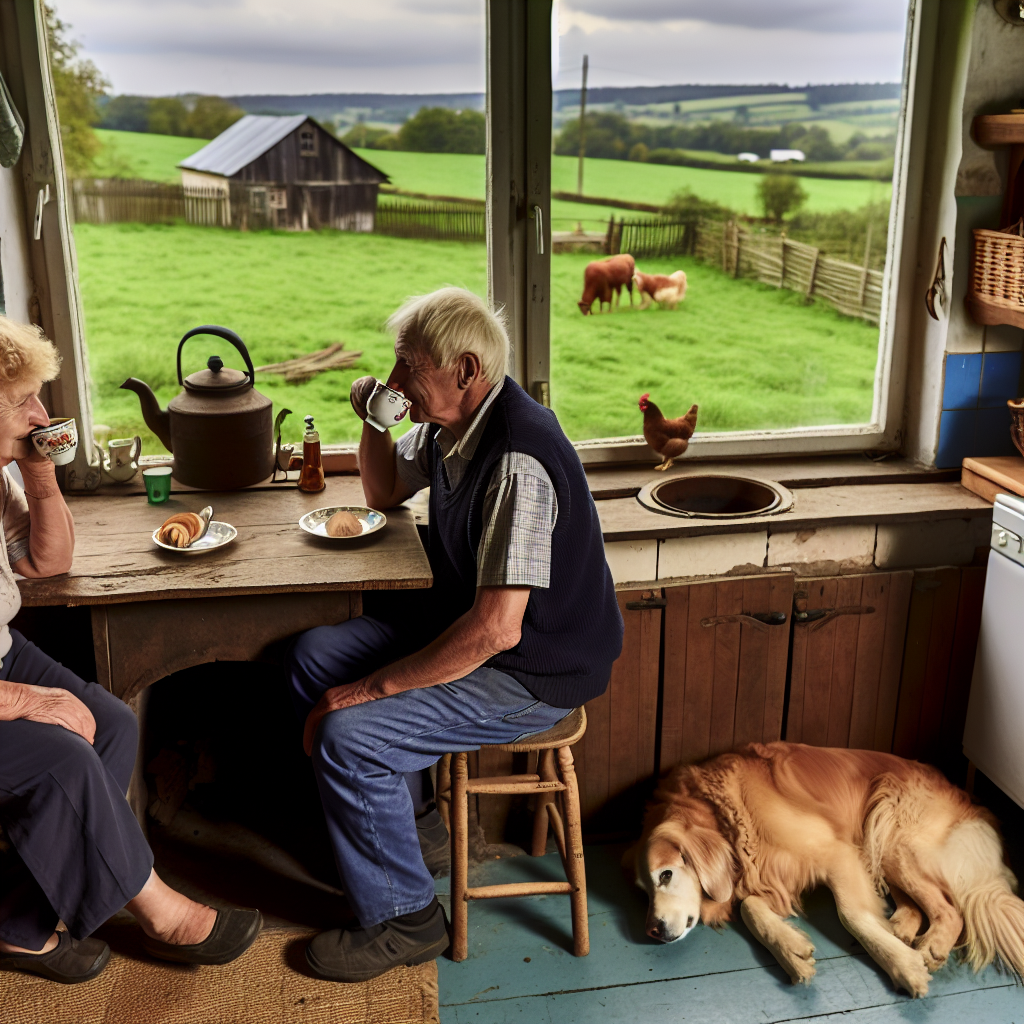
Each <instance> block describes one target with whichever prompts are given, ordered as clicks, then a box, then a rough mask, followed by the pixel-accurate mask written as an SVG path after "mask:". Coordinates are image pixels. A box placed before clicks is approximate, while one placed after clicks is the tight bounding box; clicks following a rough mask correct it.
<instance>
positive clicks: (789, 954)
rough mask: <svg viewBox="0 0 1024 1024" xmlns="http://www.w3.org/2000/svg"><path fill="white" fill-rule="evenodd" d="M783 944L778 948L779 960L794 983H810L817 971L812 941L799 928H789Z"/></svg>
mask: <svg viewBox="0 0 1024 1024" xmlns="http://www.w3.org/2000/svg"><path fill="white" fill-rule="evenodd" d="M789 931H790V934H787V936H786V944H785V946H784V947H783V948H782V949H780V950H779V953H780V962H781V963H782V966H783V967H784V968H785V969H786V973H787V974H788V975H789V978H790V981H792V982H793V984H794V985H799V984H801V983H803V984H805V985H807V984H810V981H811V978H813V977H814V975H815V974H816V973H817V971H816V969H815V966H814V943H812V942H811V940H810V938H808V936H807V935H805V934H804V933H803V932H802V931H800V929H799V928H792V927H791V928H790V930H789Z"/></svg>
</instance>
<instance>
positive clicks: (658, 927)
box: [647, 921, 665, 939]
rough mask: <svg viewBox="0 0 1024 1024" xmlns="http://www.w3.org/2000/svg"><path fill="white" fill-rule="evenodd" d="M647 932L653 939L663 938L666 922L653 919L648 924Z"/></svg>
mask: <svg viewBox="0 0 1024 1024" xmlns="http://www.w3.org/2000/svg"><path fill="white" fill-rule="evenodd" d="M647 934H648V935H650V937H651V938H652V939H660V938H662V937H663V936H664V934H665V925H664V922H662V921H652V922H651V923H650V924H649V925H648V926H647Z"/></svg>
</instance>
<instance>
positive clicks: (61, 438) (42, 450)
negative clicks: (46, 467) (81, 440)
mask: <svg viewBox="0 0 1024 1024" xmlns="http://www.w3.org/2000/svg"><path fill="white" fill-rule="evenodd" d="M28 436H29V437H30V438H31V439H32V444H33V445H35V449H36V451H37V452H39V454H40V455H45V456H46V457H47V458H48V459H49V460H50V461H51V462H52V463H53V464H54V465H55V466H66V465H67V464H68V463H69V462H71V461H73V460H74V458H75V449H76V448H77V447H78V425H77V424H76V423H75V421H74V420H73V419H71V418H70V417H68V416H51V417H50V425H49V426H48V427H36V429H35V430H33V431H32V432H31V433H30V434H29V435H28Z"/></svg>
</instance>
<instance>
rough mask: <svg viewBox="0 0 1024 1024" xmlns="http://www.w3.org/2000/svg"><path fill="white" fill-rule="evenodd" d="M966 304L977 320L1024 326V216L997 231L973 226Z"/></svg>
mask: <svg viewBox="0 0 1024 1024" xmlns="http://www.w3.org/2000/svg"><path fill="white" fill-rule="evenodd" d="M973 235H974V253H973V258H972V260H971V281H970V285H969V287H968V291H967V299H966V301H967V308H968V309H969V310H970V311H971V316H973V317H974V319H975V321H976V322H977V323H979V324H1011V325H1012V326H1014V327H1024V217H1022V218H1021V219H1020V220H1019V221H1017V223H1016V224H1011V225H1010V226H1009V227H1008V228H1003V229H1001V230H1000V231H986V230H984V229H976V230H975V231H974V232H973Z"/></svg>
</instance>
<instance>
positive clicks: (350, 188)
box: [178, 114, 388, 231]
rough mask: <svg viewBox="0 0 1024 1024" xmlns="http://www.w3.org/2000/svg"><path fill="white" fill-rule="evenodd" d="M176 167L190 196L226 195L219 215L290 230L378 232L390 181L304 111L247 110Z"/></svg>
mask: <svg viewBox="0 0 1024 1024" xmlns="http://www.w3.org/2000/svg"><path fill="white" fill-rule="evenodd" d="M178 167H179V168H180V169H181V176H182V184H183V185H184V187H185V196H186V202H187V201H188V199H189V198H190V197H191V198H194V199H196V200H204V199H210V198H212V197H214V196H223V197H225V198H227V200H228V202H226V203H224V204H217V206H218V211H219V212H218V219H221V218H223V220H224V221H225V222H226V223H231V222H234V223H241V224H242V226H245V225H246V224H251V226H252V227H264V226H266V227H274V228H283V229H286V230H290V231H309V230H311V229H312V230H316V229H318V228H338V229H339V230H342V231H372V230H373V222H374V215H375V213H376V210H377V188H378V186H379V185H380V184H381V182H385V181H388V176H387V175H386V174H384V172H383V171H380V170H378V169H377V168H376V167H374V166H373V165H372V164H369V163H367V162H366V161H365V160H363V159H362V158H361V157H359V156H357V155H356V154H355V153H353V152H352V150H351V149H349V148H348V146H346V145H345V144H344V143H342V142H339V141H338V140H337V139H336V138H334V136H333V135H330V134H328V133H327V132H325V131H324V130H323V128H321V127H320V126H319V125H318V124H317V123H316V122H315V121H313V120H312V118H309V117H306V116H305V115H304V114H294V115H290V116H287V117H274V116H265V115H259V114H247V115H246V116H245V117H243V118H242V119H241V120H239V121H236V122H235V123H234V124H233V125H232V126H231V127H230V128H228V129H227V130H226V131H223V132H221V134H220V135H218V136H217V138H215V139H213V140H212V141H211V142H210V143H209V144H208V145H206V146H204V147H203V148H202V149H200V150H199V151H198V152H197V153H193V154H192V156H190V157H188V158H186V159H185V160H182V162H181V163H180V164H178ZM232 207H233V209H232Z"/></svg>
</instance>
